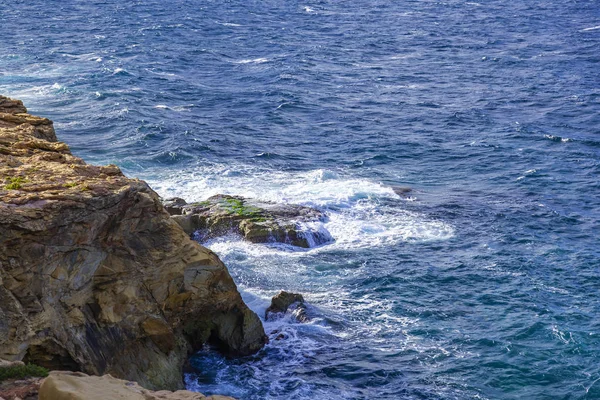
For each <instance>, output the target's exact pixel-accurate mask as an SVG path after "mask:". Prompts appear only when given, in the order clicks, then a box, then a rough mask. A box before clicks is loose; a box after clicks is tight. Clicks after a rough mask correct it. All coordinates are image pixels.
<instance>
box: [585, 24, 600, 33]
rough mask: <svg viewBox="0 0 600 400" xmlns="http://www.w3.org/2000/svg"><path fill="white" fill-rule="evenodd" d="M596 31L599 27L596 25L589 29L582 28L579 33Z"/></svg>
mask: <svg viewBox="0 0 600 400" xmlns="http://www.w3.org/2000/svg"><path fill="white" fill-rule="evenodd" d="M597 29H600V25H598V26H592V27H589V28H583V29H582V30H581V31H582V32H587V31H595V30H597Z"/></svg>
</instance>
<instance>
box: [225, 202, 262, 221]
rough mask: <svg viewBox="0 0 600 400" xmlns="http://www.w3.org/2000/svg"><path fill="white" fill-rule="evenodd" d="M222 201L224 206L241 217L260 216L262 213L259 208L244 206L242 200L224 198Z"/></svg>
mask: <svg viewBox="0 0 600 400" xmlns="http://www.w3.org/2000/svg"><path fill="white" fill-rule="evenodd" d="M224 203H225V204H224V206H225V208H227V209H229V211H231V212H233V213H234V214H236V215H239V216H241V217H248V218H260V217H261V215H262V213H261V210H260V208H257V207H253V206H246V205H244V201H243V200H239V199H225V201H224Z"/></svg>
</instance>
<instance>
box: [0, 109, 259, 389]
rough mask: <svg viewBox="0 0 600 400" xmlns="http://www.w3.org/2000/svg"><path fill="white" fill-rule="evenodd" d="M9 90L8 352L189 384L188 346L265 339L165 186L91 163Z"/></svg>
mask: <svg viewBox="0 0 600 400" xmlns="http://www.w3.org/2000/svg"><path fill="white" fill-rule="evenodd" d="M23 111H25V110H24V108H23V107H22V103H20V102H18V101H13V100H10V99H7V98H5V97H0V121H1V122H0V357H1V358H5V359H8V360H24V361H26V362H32V363H35V364H38V365H41V366H44V367H47V368H50V369H70V370H78V371H83V372H86V373H90V374H95V375H102V374H107V373H110V374H112V375H113V376H116V377H119V378H125V379H129V380H133V381H137V382H139V383H140V384H141V385H142V386H144V387H147V388H150V389H154V388H160V389H165V388H168V389H178V388H181V387H183V380H182V371H181V369H182V365H183V363H184V361H185V360H186V358H187V356H188V354H189V353H190V352H192V351H195V350H198V349H199V348H200V347H201V346H203V344H204V343H206V342H207V341H212V342H213V343H215V344H216V345H217V346H218V347H219V348H220V349H222V350H223V351H224V352H225V353H226V354H228V355H246V354H251V353H253V352H255V351H257V350H258V349H260V348H261V347H262V346H263V345H264V343H265V341H266V336H265V334H264V330H263V328H262V324H261V322H260V320H259V318H258V317H257V316H256V314H254V313H253V312H252V311H250V310H249V309H248V307H247V306H246V305H245V304H244V302H243V301H242V299H241V297H240V295H239V293H238V291H237V288H236V286H235V283H234V282H233V280H232V278H231V276H230V275H229V272H228V271H227V268H226V267H225V265H223V263H222V262H221V261H220V260H219V258H218V257H217V256H216V255H215V254H214V253H213V252H211V251H210V250H208V249H206V248H204V247H202V246H200V245H199V244H198V243H196V242H194V241H192V240H190V238H189V236H188V235H186V234H185V233H184V232H183V230H182V229H181V228H180V227H179V225H178V224H177V223H176V222H175V221H173V220H172V219H171V218H170V217H169V214H168V213H167V212H166V211H165V209H164V207H163V206H162V204H161V202H160V200H159V198H158V196H157V194H156V193H155V192H154V191H152V189H150V188H149V187H148V185H147V184H146V183H145V182H143V181H140V180H137V179H128V178H127V177H125V176H124V175H123V174H122V173H121V171H120V170H119V168H118V167H116V166H114V165H109V166H105V167H97V166H92V165H87V164H86V163H85V162H84V161H83V160H81V159H80V158H77V157H75V156H73V155H72V154H71V152H70V150H69V147H68V146H67V145H66V144H64V143H60V142H58V141H57V140H56V136H55V134H54V130H53V128H52V122H50V121H48V120H46V119H43V118H38V117H34V116H31V115H29V114H23V113H22V112H23Z"/></svg>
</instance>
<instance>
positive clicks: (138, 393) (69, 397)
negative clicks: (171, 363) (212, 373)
mask: <svg viewBox="0 0 600 400" xmlns="http://www.w3.org/2000/svg"><path fill="white" fill-rule="evenodd" d="M39 399H40V400H108V399H111V400H113V399H114V400H117V399H123V400H234V399H233V398H232V397H226V396H208V397H207V396H204V395H203V394H202V393H195V392H190V391H187V390H178V391H176V392H170V391H167V390H161V391H158V392H154V391H151V390H147V389H144V388H143V387H141V386H139V385H138V384H137V383H135V382H130V381H125V380H121V379H117V378H113V377H112V376H110V375H104V376H89V375H86V374H83V373H81V372H64V371H55V372H51V373H50V376H48V377H47V378H46V379H44V382H43V383H42V385H41V387H40V388H39Z"/></svg>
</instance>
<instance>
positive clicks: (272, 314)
mask: <svg viewBox="0 0 600 400" xmlns="http://www.w3.org/2000/svg"><path fill="white" fill-rule="evenodd" d="M287 312H290V313H291V314H292V315H293V316H294V318H296V319H297V320H298V321H299V322H306V321H308V316H307V315H306V304H305V302H304V297H302V295H301V294H297V293H290V292H286V291H283V290H282V291H281V292H279V293H278V294H276V295H275V296H273V298H272V299H271V305H270V306H269V308H267V310H266V311H265V319H266V320H273V319H275V318H278V317H281V316H283V314H285V313H287Z"/></svg>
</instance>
